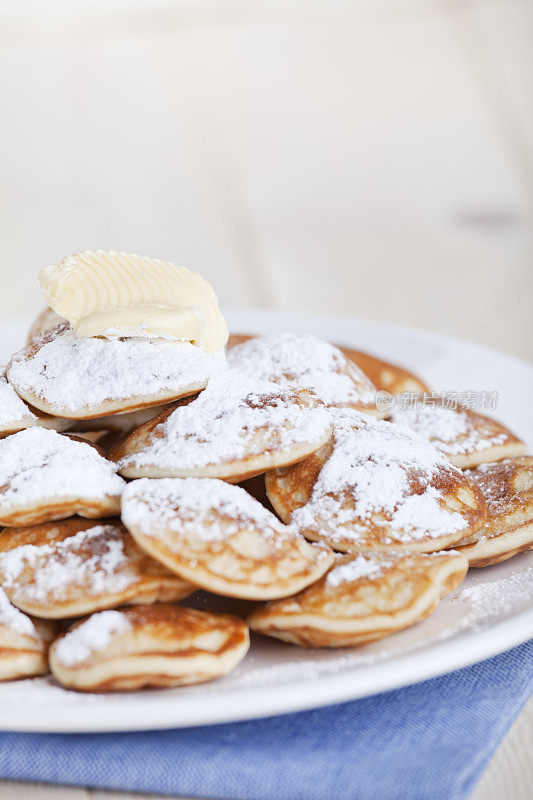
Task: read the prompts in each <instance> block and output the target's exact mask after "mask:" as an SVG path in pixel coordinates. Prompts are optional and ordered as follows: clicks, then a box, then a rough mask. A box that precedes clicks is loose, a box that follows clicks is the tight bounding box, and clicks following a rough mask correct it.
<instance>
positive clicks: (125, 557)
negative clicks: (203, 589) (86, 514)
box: [0, 517, 195, 619]
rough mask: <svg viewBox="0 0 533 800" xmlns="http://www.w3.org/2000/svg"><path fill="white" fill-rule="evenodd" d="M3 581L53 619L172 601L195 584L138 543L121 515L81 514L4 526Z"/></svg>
mask: <svg viewBox="0 0 533 800" xmlns="http://www.w3.org/2000/svg"><path fill="white" fill-rule="evenodd" d="M0 584H1V585H2V586H3V587H4V590H5V592H6V594H7V596H8V597H9V599H10V601H11V602H12V603H13V605H15V606H17V608H20V609H22V610H23V611H25V612H26V613H27V614H33V615H35V616H37V617H45V618H48V619H67V618H69V617H81V616H82V615H84V614H90V613H92V612H93V611H100V610H101V609H104V608H113V607H115V606H118V605H123V604H125V603H128V604H130V603H155V602H171V601H174V600H180V599H181V598H182V597H186V596H187V595H188V594H190V593H191V592H192V591H194V588H195V587H193V586H191V585H190V584H189V583H187V582H186V581H183V580H181V579H179V578H177V577H176V576H175V575H174V574H173V573H171V572H168V570H166V569H165V568H164V567H163V566H161V564H159V563H158V562H157V561H153V560H152V559H151V558H149V557H148V556H147V555H146V554H145V553H144V552H143V551H142V550H140V549H139V548H138V547H137V545H136V544H135V542H134V541H133V539H132V538H131V536H130V535H129V533H128V532H127V530H126V529H125V528H124V526H123V525H121V523H120V521H119V520H117V519H104V520H98V521H89V520H83V519H81V517H73V518H72V519H67V520H63V521H62V522H44V523H42V524H41V525H35V526H33V527H29V528H11V529H6V530H4V532H3V533H2V534H0Z"/></svg>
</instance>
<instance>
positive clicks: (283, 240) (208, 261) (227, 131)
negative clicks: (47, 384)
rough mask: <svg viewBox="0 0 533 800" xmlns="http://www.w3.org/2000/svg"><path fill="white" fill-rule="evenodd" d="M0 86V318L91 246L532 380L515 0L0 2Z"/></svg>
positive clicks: (32, 300)
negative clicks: (47, 274) (421, 334)
mask: <svg viewBox="0 0 533 800" xmlns="http://www.w3.org/2000/svg"><path fill="white" fill-rule="evenodd" d="M0 69H1V74H2V81H1V84H0V108H1V114H2V126H1V128H0V142H1V148H0V159H1V175H2V200H1V203H2V208H1V217H0V220H1V221H0V226H1V228H0V270H1V278H2V284H1V285H2V290H1V293H0V313H1V315H2V317H3V318H8V317H15V316H20V315H24V314H25V315H28V314H33V312H35V311H37V310H38V309H39V308H40V307H41V305H42V300H41V298H40V292H39V289H38V286H37V282H36V275H37V272H38V270H39V269H40V268H41V267H42V266H44V265H46V264H47V263H52V262H56V261H58V260H59V259H60V258H61V257H62V256H64V255H67V254H69V253H71V252H74V251H76V250H82V249H86V248H91V249H92V248H98V247H101V248H114V249H124V250H128V251H133V252H139V253H142V254H144V255H152V256H158V257H160V258H163V259H168V260H173V261H176V262H178V263H182V264H184V265H186V266H189V267H191V268H193V269H195V270H198V271H200V272H201V273H203V274H204V275H205V276H206V277H207V278H208V279H209V280H211V282H212V283H213V285H214V286H215V288H216V290H217V292H218V294H219V296H220V298H221V301H222V303H223V304H225V305H231V306H242V305H252V306H260V307H276V308H284V309H292V308H294V309H301V310H308V311H320V312H331V313H342V314H350V315H355V316H359V317H370V318H374V319H383V320H387V321H393V322H399V323H404V324H409V325H415V326H421V327H425V328H428V329H433V330H437V331H441V332H445V333H453V334H455V335H457V336H460V337H467V338H470V339H474V340H477V341H479V342H483V343H486V344H489V345H493V346H496V347H499V348H501V349H504V350H506V351H509V352H512V353H515V354H517V355H521V356H525V357H529V358H531V357H533V313H532V300H533V259H532V255H533V247H532V230H533V226H532V204H533V91H532V88H533V3H532V2H530V0H499V1H498V0H479V1H478V2H474V1H473V0H472V1H471V2H468V1H466V0H465V1H463V2H460V1H459V0H439V1H437V0H352V1H351V2H343V1H342V0H323V1H322V2H319V1H317V0H307V2H297V0H269V2H262V1H260V0H257V1H256V2H251V1H250V0H248V1H246V0H242V1H240V0H217V1H216V0H190V2H189V1H188V0H174V1H173V2H170V1H168V0H167V2H164V1H163V0H152V1H151V2H149V1H148V0H146V1H145V2H142V0H127V2H126V1H125V2H119V0H107V2H100V0H92V2H88V1H87V2H84V1H83V0H69V2H57V1H55V0H49V2H47V3H41V2H31V0H17V1H16V2H6V0H3V1H0ZM369 349H371V346H370V343H369Z"/></svg>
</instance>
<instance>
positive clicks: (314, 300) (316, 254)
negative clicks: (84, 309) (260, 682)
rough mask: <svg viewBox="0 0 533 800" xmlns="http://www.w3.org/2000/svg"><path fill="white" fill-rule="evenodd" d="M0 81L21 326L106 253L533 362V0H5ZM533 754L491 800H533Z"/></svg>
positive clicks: (1, 308)
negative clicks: (77, 255)
mask: <svg viewBox="0 0 533 800" xmlns="http://www.w3.org/2000/svg"><path fill="white" fill-rule="evenodd" d="M0 74H2V76H3V79H2V81H1V82H0V109H1V111H0V113H1V115H2V125H1V126H0V145H1V146H0V168H1V176H2V191H1V192H0V204H1V205H0V280H1V286H2V290H1V292H0V313H1V314H2V315H3V316H4V317H9V316H16V315H20V314H27V313H28V312H29V311H31V310H37V309H38V308H39V307H40V305H41V300H40V296H39V291H38V288H37V285H36V281H35V275H36V272H37V271H38V270H39V269H40V268H41V267H42V266H44V265H45V264H47V263H51V262H54V261H56V260H58V259H59V258H61V257H62V256H63V255H66V254H68V253H70V252H73V251H76V250H80V249H85V248H96V247H103V248H116V249H125V250H129V251H136V252H140V253H143V254H146V255H154V256H159V257H161V258H168V259H171V260H174V261H177V262H180V263H183V264H185V265H188V266H191V267H193V268H194V269H197V270H199V271H200V272H202V273H203V274H204V275H205V276H206V277H208V278H209V279H210V280H211V281H212V283H213V284H214V286H215V287H216V289H217V291H218V292H219V295H220V297H221V300H222V302H223V303H226V304H228V305H256V306H263V307H266V306H271V307H277V308H298V309H302V310H309V311H328V312H333V313H347V314H353V315H357V316H364V317H372V318H379V319H385V320H389V321H393V322H400V323H406V324H411V325H417V326H421V327H426V328H431V329H435V330H439V331H444V332H450V333H455V334H456V335H458V336H461V337H467V338H470V339H475V340H478V341H481V342H484V343H486V344H489V345H492V346H496V347H499V348H501V349H503V350H507V351H509V352H511V353H515V354H517V355H521V356H525V357H529V358H531V357H533V314H532V312H531V306H532V299H533V268H532V252H533V248H532V238H533V224H532V207H533V103H532V101H531V97H532V84H533V3H532V2H530V0H500V1H499V2H498V0H479V2H474V0H472V1H471V2H469V1H468V0H351V2H348V1H347V0H307V1H306V2H298V1H297V0H269V2H266V1H264V0H256V1H255V2H249V1H248V2H246V0H181V1H180V0H174V1H173V2H172V1H171V0H167V1H166V2H165V1H164V0H152V2H149V0H108V1H107V2H104V1H103V0H92V2H89V0H70V2H67V0H49V2H48V3H46V4H42V3H40V2H38V0H23V1H21V0H17V1H16V2H15V0H12V2H7V1H6V0H0ZM369 349H371V347H370V343H369ZM532 745H533V708H530V710H529V711H526V712H524V714H523V715H522V717H521V718H520V720H519V722H518V723H517V725H516V726H515V728H514V729H513V731H512V733H511V735H510V736H509V737H508V738H507V740H506V742H505V743H504V745H503V746H502V748H501V749H500V751H499V752H498V754H497V756H496V758H495V759H494V760H493V761H492V763H491V765H490V767H489V769H488V771H487V773H486V774H485V776H484V778H483V780H482V782H481V784H480V785H479V787H478V788H477V790H476V793H475V795H474V798H475V800H496V799H498V800H499V799H500V798H501V797H512V798H513V799H514V800H530V798H531V796H532V795H533V788H532V786H533V771H532V769H531V765H530V761H531V752H532ZM528 754H529V755H528ZM89 794H90V796H91V797H92V798H98V799H99V800H104V797H105V798H106V799H107V800H111V798H115V797H117V795H108V794H104V793H102V792H92V793H87V792H86V791H84V790H79V791H78V790H70V789H63V790H59V789H57V788H46V787H34V786H24V785H19V786H16V787H15V786H14V785H5V784H4V785H0V797H1V798H2V800H3V798H8V797H9V798H17V800H22V798H29V797H31V798H36V799H37V800H48V798H52V797H53V798H54V800H55V799H56V798H59V800H86V798H88V797H89Z"/></svg>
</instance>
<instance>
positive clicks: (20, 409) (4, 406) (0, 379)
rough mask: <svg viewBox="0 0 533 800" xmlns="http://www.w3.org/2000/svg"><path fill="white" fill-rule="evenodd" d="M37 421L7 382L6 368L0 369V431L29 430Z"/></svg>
mask: <svg viewBox="0 0 533 800" xmlns="http://www.w3.org/2000/svg"><path fill="white" fill-rule="evenodd" d="M37 419H38V418H37V416H36V414H34V413H33V412H32V411H30V409H29V408H28V406H27V405H26V403H25V402H24V400H22V399H21V398H20V397H19V396H18V394H17V393H16V391H15V390H14V389H13V387H12V386H11V385H10V384H9V383H8V382H7V379H6V376H5V367H0V430H2V429H4V430H8V429H11V428H19V427H20V428H29V427H31V426H32V425H35V424H36V422H37Z"/></svg>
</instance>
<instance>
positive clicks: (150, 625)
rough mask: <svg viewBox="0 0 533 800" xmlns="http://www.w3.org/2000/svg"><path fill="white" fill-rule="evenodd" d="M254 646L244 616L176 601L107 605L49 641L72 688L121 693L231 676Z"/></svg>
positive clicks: (59, 672) (60, 675)
mask: <svg viewBox="0 0 533 800" xmlns="http://www.w3.org/2000/svg"><path fill="white" fill-rule="evenodd" d="M248 647H249V637H248V628H247V626H246V624H245V623H244V622H243V620H241V619H239V618H238V617H232V616H229V615H225V614H209V613H207V612H205V611H196V610H194V609H191V608H183V607H182V606H174V605H153V606H134V607H132V608H124V609H121V610H120V611H101V612H99V613H98V614H93V615H92V616H91V617H89V618H88V619H86V620H83V621H82V622H79V623H77V625H75V626H74V627H73V628H71V629H70V630H69V631H68V632H67V633H65V634H63V635H62V636H60V637H59V638H58V639H56V641H55V642H54V643H53V645H52V647H51V648H50V667H51V670H52V672H53V674H54V676H55V678H56V679H57V680H58V681H59V682H60V683H62V684H63V686H67V687H68V688H71V689H78V690H79V691H85V692H111V691H113V692H116V691H127V690H130V689H140V688H141V687H143V686H183V685H187V684H191V683H203V682H204V681H209V680H212V679H213V678H218V677H219V676H221V675H225V674H226V673H227V672H230V671H231V670H232V669H234V667H236V666H237V664H238V663H239V661H241V660H242V659H243V658H244V656H245V655H246V652H247V651H248Z"/></svg>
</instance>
